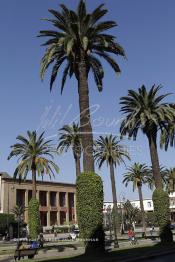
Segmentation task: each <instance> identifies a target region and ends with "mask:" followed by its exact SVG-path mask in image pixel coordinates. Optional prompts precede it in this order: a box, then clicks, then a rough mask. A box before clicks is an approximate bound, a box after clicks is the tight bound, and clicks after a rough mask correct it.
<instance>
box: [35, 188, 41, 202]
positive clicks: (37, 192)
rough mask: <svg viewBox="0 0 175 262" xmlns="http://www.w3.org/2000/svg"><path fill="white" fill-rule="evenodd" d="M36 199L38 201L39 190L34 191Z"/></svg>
mask: <svg viewBox="0 0 175 262" xmlns="http://www.w3.org/2000/svg"><path fill="white" fill-rule="evenodd" d="M36 199H37V200H38V201H39V190H37V191H36ZM39 202H40V201H39Z"/></svg>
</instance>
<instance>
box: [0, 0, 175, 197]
mask: <svg viewBox="0 0 175 262" xmlns="http://www.w3.org/2000/svg"><path fill="white" fill-rule="evenodd" d="M62 2H64V4H66V5H68V6H69V7H71V8H74V7H75V6H76V5H77V3H78V1H77V0H65V1H60V0H52V1H51V0H37V1H36V0H35V1H34V0H31V1H24V0H1V3H0V32H1V42H0V68H1V70H0V87H1V103H0V123H1V128H0V134H1V135H0V170H2V171H6V172H8V173H9V174H11V175H12V174H13V171H14V168H15V166H16V161H15V160H12V161H10V162H9V161H7V156H8V154H9V152H10V145H12V144H13V143H14V142H15V138H16V136H17V135H18V134H20V133H21V134H25V133H26V130H28V129H30V130H34V129H37V130H38V131H39V132H41V131H43V130H46V135H47V136H55V135H56V134H57V130H58V129H59V128H60V127H62V125H63V124H66V123H69V122H70V121H71V120H72V119H76V118H77V116H78V112H79V107H78V94H77V84H76V81H75V80H72V81H68V82H67V84H66V86H65V90H64V93H63V95H62V96H61V95H60V90H59V83H60V76H58V79H57V82H56V85H55V88H54V90H53V92H52V93H51V94H50V92H49V78H48V77H49V74H47V77H46V78H45V81H44V82H43V83H42V82H41V81H40V78H39V64H40V59H41V57H42V55H43V53H44V48H42V47H40V44H41V39H39V38H37V37H36V35H37V34H38V32H39V30H41V29H45V28H47V27H48V25H47V23H46V22H43V21H41V18H46V17H49V13H48V11H47V10H48V9H49V8H53V9H56V8H58V5H59V3H62ZM101 2H102V1H101V0H96V1H91V0H89V1H88V0H87V4H88V8H89V9H92V8H95V7H96V6H97V4H99V3H101ZM103 2H104V3H105V4H106V7H107V8H108V9H109V13H108V15H107V16H106V18H108V19H109V20H115V21H117V23H118V27H117V28H115V29H114V30H113V31H112V33H113V34H114V35H116V36H117V39H118V42H119V43H121V45H122V46H123V47H124V49H125V51H126V54H127V58H128V60H123V59H121V58H118V63H119V64H120V66H121V69H122V74H121V75H120V76H117V77H116V76H115V74H114V73H113V71H112V70H111V69H110V67H109V66H107V65H106V64H105V80H104V91H103V93H98V91H97V89H96V87H95V85H94V82H93V79H92V78H91V76H90V78H89V88H90V102H91V105H92V106H93V110H95V112H94V113H93V125H94V131H95V132H96V133H100V134H103V133H111V132H112V133H113V134H117V133H118V128H119V125H117V124H116V123H117V120H119V119H120V117H121V115H120V113H119V109H120V106H119V98H120V97H121V96H123V95H126V94H127V90H128V89H137V88H138V87H140V85H141V84H145V85H146V86H148V87H150V86H151V85H152V84H154V83H155V84H162V85H164V90H163V91H164V92H172V93H174V91H175V51H174V50H175V49H174V47H175V34H174V25H175V16H174V10H175V2H174V1H173V0H154V1H146V0H142V1H140V0H132V1H130V0H106V1H104V0H103ZM174 98H175V97H174V94H173V95H172V96H171V97H170V98H169V101H174ZM97 109H98V110H97ZM114 120H115V121H114ZM114 122H115V124H114ZM111 123H112V124H111ZM55 142H56V140H55ZM122 143H123V144H126V145H127V146H129V151H130V153H131V156H132V162H134V161H139V162H145V163H147V164H148V165H149V164H150V156H149V151H148V144H147V140H146V137H144V136H143V135H139V137H138V140H137V141H136V142H132V141H130V142H128V141H127V140H126V141H123V142H122ZM159 155H160V162H161V164H162V165H166V166H171V167H172V166H175V154H174V149H170V150H169V152H164V151H160V152H159ZM56 161H57V163H58V165H59V166H60V169H61V171H60V174H59V175H58V176H57V180H58V181H66V182H74V181H75V168H74V161H73V157H72V155H71V152H70V153H69V154H67V155H65V156H63V157H59V158H57V159H56ZM127 164H128V163H127ZM96 171H97V172H98V173H99V174H100V175H101V176H102V179H103V181H104V188H105V200H111V199H112V198H111V185H110V179H109V170H108V169H107V168H106V166H104V168H102V169H101V171H98V170H96ZM124 171H125V167H124V166H120V167H117V169H116V184H117V191H118V196H119V195H120V196H121V195H122V192H123V191H125V196H126V198H130V199H134V198H138V197H137V192H135V193H134V194H133V192H132V188H131V187H129V188H128V189H125V187H124V186H123V185H122V183H121V181H122V174H123V172H124ZM144 196H145V197H149V196H151V192H150V191H148V190H147V189H146V188H144Z"/></svg>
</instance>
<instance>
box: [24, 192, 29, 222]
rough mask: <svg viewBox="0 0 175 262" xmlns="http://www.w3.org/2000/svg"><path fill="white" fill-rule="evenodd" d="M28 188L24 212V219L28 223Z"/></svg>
mask: <svg viewBox="0 0 175 262" xmlns="http://www.w3.org/2000/svg"><path fill="white" fill-rule="evenodd" d="M28 205H29V204H28V190H27V189H26V190H25V208H26V209H25V212H24V219H25V222H26V223H28Z"/></svg>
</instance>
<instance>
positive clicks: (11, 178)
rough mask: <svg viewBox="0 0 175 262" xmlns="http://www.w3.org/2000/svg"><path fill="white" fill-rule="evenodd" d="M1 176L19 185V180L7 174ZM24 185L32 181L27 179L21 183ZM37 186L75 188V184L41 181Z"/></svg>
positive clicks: (2, 173)
mask: <svg viewBox="0 0 175 262" xmlns="http://www.w3.org/2000/svg"><path fill="white" fill-rule="evenodd" d="M0 176H1V177H2V178H3V180H8V181H10V182H11V181H13V182H14V183H15V182H16V183H19V180H18V179H16V180H14V179H13V177H11V176H10V175H9V174H8V173H7V172H0ZM22 183H25V184H26V183H27V184H29V183H30V184H31V183H32V180H31V179H27V180H25V181H21V184H22ZM36 183H37V184H40V185H53V186H68V187H75V186H76V185H75V184H72V183H64V182H58V181H41V180H37V181H36Z"/></svg>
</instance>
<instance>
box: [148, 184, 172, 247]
mask: <svg viewBox="0 0 175 262" xmlns="http://www.w3.org/2000/svg"><path fill="white" fill-rule="evenodd" d="M153 203H154V212H155V217H156V220H157V223H158V226H159V232H160V233H159V234H160V239H161V242H163V243H166V242H173V235H172V232H171V230H170V208H169V195H168V193H167V192H165V191H163V190H158V189H156V190H155V191H154V193H153Z"/></svg>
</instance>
